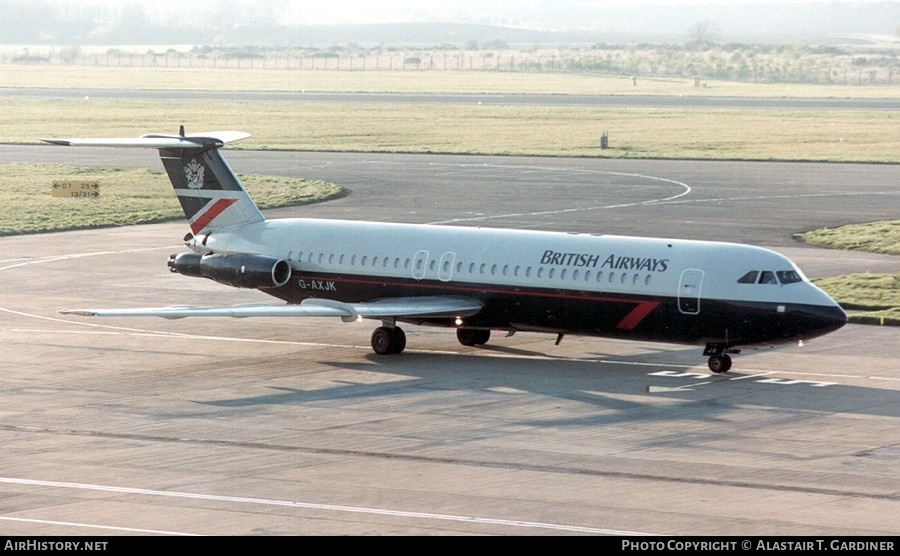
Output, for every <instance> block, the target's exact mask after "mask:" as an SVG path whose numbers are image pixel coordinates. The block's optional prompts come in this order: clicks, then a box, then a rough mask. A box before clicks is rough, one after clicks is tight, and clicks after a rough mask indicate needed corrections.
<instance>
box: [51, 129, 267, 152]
mask: <svg viewBox="0 0 900 556" xmlns="http://www.w3.org/2000/svg"><path fill="white" fill-rule="evenodd" d="M248 137H250V134H249V133H244V132H242V131H209V132H205V133H191V134H189V135H184V136H182V135H165V134H150V135H143V136H141V137H136V138H108V139H88V138H80V139H79V138H73V139H44V141H45V142H47V143H52V144H54V145H62V146H65V147H136V148H148V149H195V148H209V147H213V148H219V147H222V146H224V145H225V144H227V143H233V142H235V141H240V140H241V139H246V138H248Z"/></svg>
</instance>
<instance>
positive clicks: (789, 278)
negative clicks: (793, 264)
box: [775, 270, 803, 284]
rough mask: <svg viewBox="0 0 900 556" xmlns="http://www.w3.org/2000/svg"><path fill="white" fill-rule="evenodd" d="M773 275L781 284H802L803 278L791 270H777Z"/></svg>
mask: <svg viewBox="0 0 900 556" xmlns="http://www.w3.org/2000/svg"><path fill="white" fill-rule="evenodd" d="M775 274H777V275H778V281H779V282H781V283H782V284H794V283H796V282H802V281H803V278H802V277H801V276H800V274H798V273H797V272H795V271H793V270H779V271H778V272H776V273H775Z"/></svg>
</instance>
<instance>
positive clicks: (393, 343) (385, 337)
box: [372, 326, 406, 355]
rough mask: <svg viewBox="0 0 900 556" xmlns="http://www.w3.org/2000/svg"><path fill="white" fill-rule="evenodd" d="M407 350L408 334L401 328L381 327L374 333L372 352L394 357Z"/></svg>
mask: <svg viewBox="0 0 900 556" xmlns="http://www.w3.org/2000/svg"><path fill="white" fill-rule="evenodd" d="M404 349H406V333H405V332H403V329H402V328H400V327H399V326H394V327H388V326H379V327H378V328H376V329H375V331H374V332H372V351H374V352H375V353H377V354H378V355H392V354H395V353H400V352H401V351H403V350H404Z"/></svg>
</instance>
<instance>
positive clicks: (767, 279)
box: [759, 270, 778, 284]
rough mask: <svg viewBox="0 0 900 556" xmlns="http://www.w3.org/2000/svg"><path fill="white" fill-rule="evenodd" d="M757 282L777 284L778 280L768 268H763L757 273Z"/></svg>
mask: <svg viewBox="0 0 900 556" xmlns="http://www.w3.org/2000/svg"><path fill="white" fill-rule="evenodd" d="M759 283H760V284H777V283H778V280H777V279H776V278H775V273H774V272H772V271H770V270H764V271H762V272H761V273H760V274H759Z"/></svg>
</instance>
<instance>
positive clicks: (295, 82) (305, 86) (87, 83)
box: [0, 64, 900, 98]
mask: <svg viewBox="0 0 900 556" xmlns="http://www.w3.org/2000/svg"><path fill="white" fill-rule="evenodd" d="M0 72H2V75H3V86H4V87H55V88H64V89H65V88H77V89H163V90H166V89H177V90H197V91H306V92H390V93H435V92H437V93H497V94H538V93H539V94H558V95H566V94H568V95H571V94H602V95H675V96H678V95H682V96H738V97H818V98H897V97H900V85H880V86H864V87H863V86H856V85H836V84H817V85H804V84H785V83H738V82H728V81H705V82H703V86H700V87H696V86H694V83H693V80H690V79H683V78H665V79H663V78H638V79H637V81H636V82H635V81H632V79H631V76H628V75H621V76H616V75H601V74H587V73H585V74H572V73H545V72H537V73H524V72H516V73H513V72H501V71H335V70H286V69H209V68H207V69H198V68H189V67H182V68H174V67H170V68H164V67H155V68H151V67H146V68H145V67H136V68H131V67H122V68H118V67H91V66H66V65H53V66H50V65H21V64H10V65H6V66H0Z"/></svg>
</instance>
